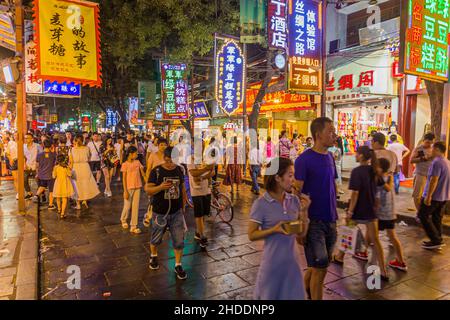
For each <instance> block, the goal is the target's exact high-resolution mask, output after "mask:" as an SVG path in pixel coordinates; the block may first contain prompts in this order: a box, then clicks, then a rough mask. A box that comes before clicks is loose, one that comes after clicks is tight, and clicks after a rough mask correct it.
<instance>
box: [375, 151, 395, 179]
mask: <svg viewBox="0 0 450 320" xmlns="http://www.w3.org/2000/svg"><path fill="white" fill-rule="evenodd" d="M375 155H376V156H377V159H381V158H384V159H386V160H388V161H389V163H390V164H391V166H390V167H389V173H396V172H398V170H397V166H398V160H397V156H396V155H395V153H394V152H392V151H390V150H386V149H381V150H375Z"/></svg>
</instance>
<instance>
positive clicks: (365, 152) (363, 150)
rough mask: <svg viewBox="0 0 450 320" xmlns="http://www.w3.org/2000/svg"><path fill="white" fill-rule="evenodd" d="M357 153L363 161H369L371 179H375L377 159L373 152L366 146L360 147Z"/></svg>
mask: <svg viewBox="0 0 450 320" xmlns="http://www.w3.org/2000/svg"><path fill="white" fill-rule="evenodd" d="M357 153H358V154H360V155H362V156H363V158H364V160H365V161H370V165H371V167H372V178H375V175H376V174H377V169H378V159H377V155H376V154H375V151H374V150H373V149H370V148H369V147H368V146H360V147H359V148H358V151H357Z"/></svg>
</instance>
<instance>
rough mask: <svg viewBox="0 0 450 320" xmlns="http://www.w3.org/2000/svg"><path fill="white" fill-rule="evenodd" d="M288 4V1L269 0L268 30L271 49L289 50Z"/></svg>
mask: <svg viewBox="0 0 450 320" xmlns="http://www.w3.org/2000/svg"><path fill="white" fill-rule="evenodd" d="M287 2H288V0H269V3H268V10H267V12H268V14H267V19H268V21H267V27H268V28H267V29H268V42H269V48H274V49H283V50H284V49H286V48H287V15H286V11H287Z"/></svg>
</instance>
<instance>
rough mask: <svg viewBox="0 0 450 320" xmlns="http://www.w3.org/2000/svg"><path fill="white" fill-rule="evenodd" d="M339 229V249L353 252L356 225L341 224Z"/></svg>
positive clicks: (356, 235) (355, 239)
mask: <svg viewBox="0 0 450 320" xmlns="http://www.w3.org/2000/svg"><path fill="white" fill-rule="evenodd" d="M339 229H340V235H339V244H338V246H339V250H340V251H343V252H345V253H351V254H355V249H356V241H357V238H358V230H359V229H358V227H356V226H355V227H348V226H341V227H340V228H339Z"/></svg>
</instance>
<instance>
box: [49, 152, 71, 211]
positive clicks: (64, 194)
mask: <svg viewBox="0 0 450 320" xmlns="http://www.w3.org/2000/svg"><path fill="white" fill-rule="evenodd" d="M71 177H72V170H71V169H70V168H69V166H68V163H67V159H66V158H65V157H64V155H63V154H60V155H58V156H57V157H56V166H55V167H54V168H53V179H55V185H54V187H53V197H54V198H56V204H57V206H58V212H59V214H60V215H61V219H64V218H65V217H66V208H67V199H68V198H70V197H72V196H73V194H74V190H73V186H72V181H71V179H70V178H71Z"/></svg>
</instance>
